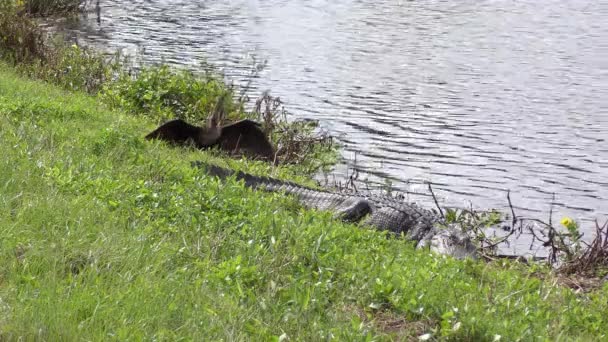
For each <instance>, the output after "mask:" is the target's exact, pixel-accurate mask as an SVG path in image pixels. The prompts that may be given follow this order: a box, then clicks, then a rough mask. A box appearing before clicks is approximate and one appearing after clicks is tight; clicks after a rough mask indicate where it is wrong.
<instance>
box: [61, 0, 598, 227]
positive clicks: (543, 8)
mask: <svg viewBox="0 0 608 342" xmlns="http://www.w3.org/2000/svg"><path fill="white" fill-rule="evenodd" d="M64 30H66V31H67V32H71V33H72V34H74V35H75V36H76V37H77V38H78V39H79V41H80V42H81V43H87V44H93V45H97V46H100V47H103V48H105V49H109V50H116V49H121V50H123V51H124V52H127V53H135V52H139V53H142V55H143V59H144V60H145V61H146V62H160V61H164V62H166V63H171V64H177V65H184V66H187V67H189V68H194V69H196V68H198V67H199V66H200V64H201V63H202V62H204V61H206V62H208V63H211V64H213V65H215V66H217V67H219V68H220V69H223V70H224V72H225V74H226V77H228V78H229V79H231V80H234V81H235V82H236V83H242V82H244V81H245V80H246V76H247V75H248V74H249V72H250V70H251V67H252V59H253V58H255V59H256V60H257V61H258V62H260V61H264V60H266V61H267V63H268V64H267V67H266V68H265V69H264V70H262V71H261V72H260V74H259V75H258V77H257V78H255V79H254V82H253V87H252V89H251V91H250V93H251V94H252V95H254V96H257V95H259V94H260V93H261V92H262V91H263V90H266V89H270V90H271V93H272V94H273V95H276V96H280V97H281V98H282V99H283V101H284V102H285V103H286V109H287V110H288V111H289V112H290V113H291V114H292V116H293V117H295V118H300V119H304V118H307V119H316V120H319V121H320V125H321V127H322V128H323V129H325V130H327V131H329V132H330V133H331V134H332V135H334V136H335V137H336V139H337V140H338V141H339V142H340V143H341V144H343V146H344V147H343V153H342V155H343V157H344V162H343V163H342V164H341V165H339V166H338V167H337V168H336V170H335V172H334V175H335V177H337V179H340V177H343V176H344V175H346V174H347V171H346V170H347V168H352V167H353V165H355V163H354V159H355V157H356V165H355V166H356V168H357V169H358V170H359V179H360V180H368V181H369V182H372V183H374V184H378V185H383V184H386V183H389V182H390V184H391V185H392V186H393V188H396V189H398V190H401V191H405V192H408V193H409V195H408V196H409V197H410V198H411V199H412V200H416V201H418V202H422V203H425V204H429V205H430V204H432V200H431V199H430V197H429V194H428V191H427V186H426V184H425V182H427V181H430V182H432V183H433V188H434V190H435V192H436V194H437V196H438V197H439V200H440V201H441V203H442V204H445V205H454V206H468V205H469V202H472V204H473V206H474V207H476V208H502V209H504V208H506V206H507V200H506V191H507V190H508V189H510V190H511V197H512V200H513V203H514V205H515V207H516V210H517V212H518V214H525V215H528V216H535V217H538V218H543V219H547V215H548V211H549V206H550V203H551V198H552V196H553V194H555V203H554V213H555V215H554V219H559V218H560V217H562V216H564V215H569V216H572V217H574V218H576V219H579V220H585V221H589V220H594V219H602V220H603V219H605V218H606V217H607V215H608V141H607V139H608V3H606V2H603V1H597V0H571V1H566V0H559V1H558V0H555V1H553V0H544V1H543V0H540V1H539V0H519V1H506V0H505V1H499V0H494V1H482V0H463V1H437V0H429V1H398V0H382V1H361V0H360V1H354V0H331V1H329V0H310V1H295V0H291V1H287V0H268V1H262V0H258V1H255V0H249V1H247V0H232V1H229V0H213V1H197V0H187V1H180V0H129V1H118V0H101V1H100V8H99V17H97V15H96V13H95V10H93V11H92V12H90V13H89V14H88V15H87V16H86V17H85V18H82V19H81V20H80V21H71V22H68V23H64Z"/></svg>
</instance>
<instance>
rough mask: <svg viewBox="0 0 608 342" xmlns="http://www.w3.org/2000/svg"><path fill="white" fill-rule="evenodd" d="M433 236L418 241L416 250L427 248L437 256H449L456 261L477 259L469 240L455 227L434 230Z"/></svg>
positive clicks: (471, 242) (473, 245)
mask: <svg viewBox="0 0 608 342" xmlns="http://www.w3.org/2000/svg"><path fill="white" fill-rule="evenodd" d="M434 232H435V234H433V235H432V236H430V237H429V238H428V239H424V240H422V241H420V243H419V244H418V248H422V247H426V246H429V247H430V249H431V251H432V252H434V253H437V254H445V255H450V256H452V257H454V258H456V259H465V258H471V259H477V258H478V254H477V247H476V246H475V244H473V241H471V238H470V237H469V236H468V235H467V234H466V233H465V232H463V231H462V230H461V229H460V228H459V227H458V226H456V225H448V227H447V228H436V229H434Z"/></svg>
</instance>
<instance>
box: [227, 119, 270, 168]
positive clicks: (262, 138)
mask: <svg viewBox="0 0 608 342" xmlns="http://www.w3.org/2000/svg"><path fill="white" fill-rule="evenodd" d="M217 143H218V144H219V145H220V147H221V148H222V149H223V150H225V151H229V152H232V151H242V152H243V153H244V154H245V155H247V156H248V157H251V158H260V159H265V160H269V161H272V160H274V158H275V151H274V148H273V147H272V145H271V144H270V141H268V138H267V137H266V135H265V134H264V132H263V131H262V130H261V128H260V124H259V123H257V122H255V121H252V120H249V119H246V120H241V121H237V122H234V123H231V124H228V125H225V126H222V128H221V134H220V138H219V139H218V141H217Z"/></svg>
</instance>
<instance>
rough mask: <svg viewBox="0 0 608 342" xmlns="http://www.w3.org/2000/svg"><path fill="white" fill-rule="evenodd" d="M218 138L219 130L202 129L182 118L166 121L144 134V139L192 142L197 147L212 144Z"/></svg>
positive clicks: (183, 143)
mask: <svg viewBox="0 0 608 342" xmlns="http://www.w3.org/2000/svg"><path fill="white" fill-rule="evenodd" d="M218 138H219V130H218V129H217V128H214V129H204V128H201V127H197V126H193V125H191V124H189V123H187V122H186V121H184V120H182V119H175V120H171V121H167V122H165V123H164V124H162V125H160V127H158V128H157V129H155V130H154V131H153V132H151V133H150V134H148V135H146V139H159V140H164V141H167V142H170V143H173V144H178V145H185V144H188V143H189V142H192V143H194V145H195V146H196V147H198V148H205V147H209V146H212V145H214V144H215V143H216V142H217V140H218Z"/></svg>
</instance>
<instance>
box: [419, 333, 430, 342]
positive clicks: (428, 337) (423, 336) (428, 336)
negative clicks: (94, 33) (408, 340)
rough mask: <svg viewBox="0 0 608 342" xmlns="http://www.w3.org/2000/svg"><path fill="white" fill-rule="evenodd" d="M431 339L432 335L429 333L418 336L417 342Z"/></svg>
mask: <svg viewBox="0 0 608 342" xmlns="http://www.w3.org/2000/svg"><path fill="white" fill-rule="evenodd" d="M431 337H433V335H432V334H431V333H426V334H424V335H420V336H418V340H420V341H428V340H430V339H431Z"/></svg>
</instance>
